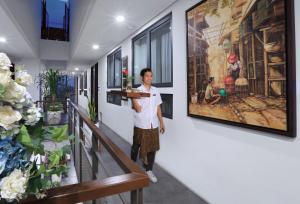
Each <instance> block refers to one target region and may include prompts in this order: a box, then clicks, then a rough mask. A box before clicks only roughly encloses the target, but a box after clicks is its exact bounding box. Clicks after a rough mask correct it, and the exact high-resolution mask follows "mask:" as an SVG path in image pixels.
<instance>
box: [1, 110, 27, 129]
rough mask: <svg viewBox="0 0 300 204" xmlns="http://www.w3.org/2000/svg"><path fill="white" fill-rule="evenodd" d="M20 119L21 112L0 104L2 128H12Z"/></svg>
mask: <svg viewBox="0 0 300 204" xmlns="http://www.w3.org/2000/svg"><path fill="white" fill-rule="evenodd" d="M21 119H22V115H21V113H20V112H19V111H16V110H13V109H12V107H11V106H0V126H2V127H3V128H4V129H6V130H12V129H13V128H15V127H16V122H18V121H19V120H21Z"/></svg>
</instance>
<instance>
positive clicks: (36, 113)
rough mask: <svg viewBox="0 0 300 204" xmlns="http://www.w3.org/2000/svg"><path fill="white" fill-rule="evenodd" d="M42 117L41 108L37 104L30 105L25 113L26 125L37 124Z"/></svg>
mask: <svg viewBox="0 0 300 204" xmlns="http://www.w3.org/2000/svg"><path fill="white" fill-rule="evenodd" d="M41 117H42V114H41V109H40V108H37V107H36V106H35V105H33V106H32V107H30V108H29V109H28V110H27V111H26V112H25V113H24V114H23V118H24V119H25V125H31V126H32V125H35V124H36V123H37V122H38V121H39V120H40V118H41Z"/></svg>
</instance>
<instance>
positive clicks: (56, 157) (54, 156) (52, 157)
mask: <svg viewBox="0 0 300 204" xmlns="http://www.w3.org/2000/svg"><path fill="white" fill-rule="evenodd" d="M62 157H63V150H62V149H58V150H55V151H52V152H50V154H49V157H48V159H49V161H50V164H49V168H50V169H51V168H53V167H55V166H58V165H59V162H60V160H61V159H62Z"/></svg>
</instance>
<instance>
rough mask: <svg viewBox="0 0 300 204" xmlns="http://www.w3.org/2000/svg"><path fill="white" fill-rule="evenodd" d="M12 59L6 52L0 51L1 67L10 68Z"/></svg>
mask: <svg viewBox="0 0 300 204" xmlns="http://www.w3.org/2000/svg"><path fill="white" fill-rule="evenodd" d="M9 67H11V61H10V59H9V58H8V56H7V55H6V54H5V53H2V52H1V53H0V69H4V70H9Z"/></svg>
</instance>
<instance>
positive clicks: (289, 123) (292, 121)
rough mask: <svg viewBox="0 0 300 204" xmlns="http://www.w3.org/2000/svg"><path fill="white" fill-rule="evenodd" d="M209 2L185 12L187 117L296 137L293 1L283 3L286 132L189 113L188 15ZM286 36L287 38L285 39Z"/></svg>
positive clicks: (194, 6) (198, 4)
mask: <svg viewBox="0 0 300 204" xmlns="http://www.w3.org/2000/svg"><path fill="white" fill-rule="evenodd" d="M209 1H211V0H203V1H200V2H198V3H197V4H195V5H193V6H192V7H190V8H189V9H187V10H186V12H185V18H186V59H187V62H186V64H187V67H186V70H187V72H186V73H187V76H186V77H187V115H188V116H189V117H193V118H198V119H203V120H207V121H212V122H217V123H221V124H225V125H232V126H236V127H241V128H247V129H250V130H254V131H261V132H266V133H271V134H276V135H281V136H287V137H296V135H297V128H296V127H297V121H296V119H297V118H296V114H297V113H296V60H295V57H296V54H295V16H294V1H293V0H286V1H285V3H284V12H285V13H284V15H285V16H284V19H285V53H286V67H287V68H286V75H285V76H286V87H285V91H286V130H279V129H274V128H270V127H264V126H257V125H252V124H247V123H241V122H235V121H230V120H224V119H219V118H214V117H208V116H205V115H199V114H194V113H191V111H190V102H191V94H190V90H189V85H190V77H189V33H188V32H189V30H188V29H189V28H188V26H189V24H188V23H189V22H188V14H189V12H191V11H192V10H194V9H195V8H197V7H199V6H201V5H203V4H204V3H207V2H209ZM287 36H288V37H287Z"/></svg>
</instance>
